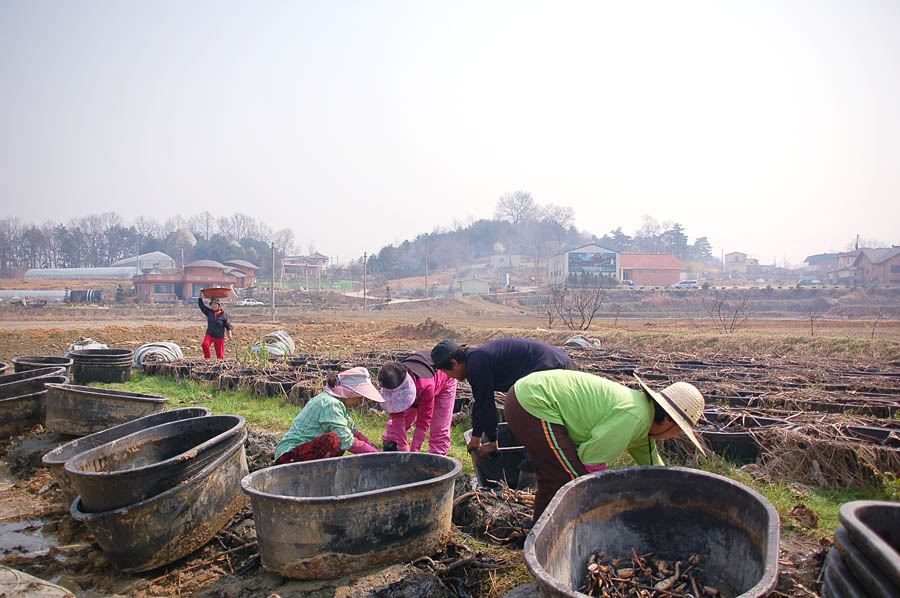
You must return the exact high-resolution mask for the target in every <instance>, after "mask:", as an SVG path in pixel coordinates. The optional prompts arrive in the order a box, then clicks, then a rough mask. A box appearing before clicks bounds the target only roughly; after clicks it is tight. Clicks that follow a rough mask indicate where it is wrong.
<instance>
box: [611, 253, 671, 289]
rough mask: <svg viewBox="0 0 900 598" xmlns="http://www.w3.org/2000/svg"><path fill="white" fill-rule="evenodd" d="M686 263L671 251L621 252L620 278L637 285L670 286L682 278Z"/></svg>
mask: <svg viewBox="0 0 900 598" xmlns="http://www.w3.org/2000/svg"><path fill="white" fill-rule="evenodd" d="M682 270H684V264H682V263H681V260H679V259H678V258H677V257H675V256H674V255H672V254H671V253H620V254H619V280H630V281H632V282H634V284H636V285H643V286H669V285H670V284H675V283H676V282H678V281H679V280H681V271H682Z"/></svg>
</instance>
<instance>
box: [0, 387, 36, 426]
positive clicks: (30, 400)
mask: <svg viewBox="0 0 900 598" xmlns="http://www.w3.org/2000/svg"><path fill="white" fill-rule="evenodd" d="M46 405H47V391H46V390H39V391H37V392H32V393H30V394H27V395H22V396H20V397H10V398H8V399H0V436H6V435H8V434H15V433H17V432H25V431H27V430H29V429H30V428H32V427H34V426H36V425H37V424H40V423H42V422H43V421H44V411H45V409H46Z"/></svg>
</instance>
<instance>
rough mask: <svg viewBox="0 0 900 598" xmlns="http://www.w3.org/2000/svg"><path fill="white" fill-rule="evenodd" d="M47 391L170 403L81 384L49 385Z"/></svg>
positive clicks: (112, 389) (142, 394) (159, 398)
mask: <svg viewBox="0 0 900 598" xmlns="http://www.w3.org/2000/svg"><path fill="white" fill-rule="evenodd" d="M44 386H45V387H46V388H47V389H51V388H52V389H54V390H59V391H63V392H65V391H68V390H73V391H74V392H77V393H79V394H86V395H96V396H98V397H106V398H110V397H116V396H119V397H123V398H127V399H137V400H140V401H145V402H148V403H166V402H168V400H169V399H168V398H166V397H161V396H159V395H148V394H144V393H142V392H128V391H125V390H117V389H115V388H99V387H96V386H83V385H81V384H53V383H47V384H45V385H44Z"/></svg>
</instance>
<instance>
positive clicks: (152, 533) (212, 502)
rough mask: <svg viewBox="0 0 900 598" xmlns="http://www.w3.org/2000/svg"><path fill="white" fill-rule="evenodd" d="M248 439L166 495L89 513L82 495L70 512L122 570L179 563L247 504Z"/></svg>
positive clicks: (239, 440)
mask: <svg viewBox="0 0 900 598" xmlns="http://www.w3.org/2000/svg"><path fill="white" fill-rule="evenodd" d="M203 419H206V418H203ZM246 439H247V431H246V430H244V431H242V433H241V435H240V436H238V437H237V439H236V442H233V443H232V444H231V446H230V447H229V448H228V450H227V451H225V452H224V453H222V454H220V455H219V456H218V458H217V459H215V460H213V461H212V462H210V463H209V464H207V466H206V467H205V468H203V469H202V470H201V471H200V472H198V473H197V475H195V476H194V477H192V478H190V479H188V480H185V481H184V483H182V484H178V485H177V486H174V487H172V488H170V489H169V490H167V491H165V492H163V493H162V494H157V495H156V496H153V497H151V498H148V499H147V500H144V501H141V502H139V503H137V504H133V505H128V506H127V507H124V508H121V509H114V510H111V511H107V512H104V513H86V512H85V511H84V510H83V509H82V508H81V497H78V498H77V499H76V500H75V501H74V502H73V503H72V506H71V507H70V508H69V513H70V514H71V515H72V517H74V518H75V519H77V520H79V521H83V522H84V523H85V524H86V525H87V527H88V529H89V530H91V533H92V534H93V535H94V539H96V540H97V543H98V544H99V545H100V548H101V549H103V552H104V554H106V556H107V557H108V558H109V560H110V562H112V564H113V565H115V567H116V568H118V569H120V570H122V571H126V572H140V571H149V570H151V569H156V568H157V567H161V566H163V565H166V564H168V563H171V562H174V561H177V560H178V559H180V558H181V557H183V556H185V555H187V554H190V553H191V552H193V551H194V550H196V549H198V548H200V547H201V546H203V545H204V544H206V543H207V542H209V541H210V540H211V539H212V538H213V536H215V535H216V534H217V533H218V532H219V530H221V529H222V528H223V527H225V525H226V524H227V523H228V520H229V519H231V518H232V517H233V516H234V514H235V513H237V512H238V511H239V510H240V509H241V508H242V507H243V506H244V505H246V504H247V498H246V497H245V496H244V494H243V493H242V492H241V486H240V481H241V478H243V477H244V476H245V475H247V457H246V454H245V453H244V441H245V440H246Z"/></svg>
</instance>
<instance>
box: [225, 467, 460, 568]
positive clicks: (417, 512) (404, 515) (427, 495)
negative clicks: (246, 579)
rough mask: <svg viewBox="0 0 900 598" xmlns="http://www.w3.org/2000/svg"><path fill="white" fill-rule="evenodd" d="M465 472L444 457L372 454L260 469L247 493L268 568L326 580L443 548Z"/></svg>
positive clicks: (243, 483) (247, 482)
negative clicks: (456, 490) (458, 480)
mask: <svg viewBox="0 0 900 598" xmlns="http://www.w3.org/2000/svg"><path fill="white" fill-rule="evenodd" d="M461 471H462V465H461V464H460V463H459V461H457V460H456V459H453V458H451V457H444V456H441V455H431V454H426V453H405V452H389V453H370V454H366V455H354V456H350V457H337V458H334V459H322V460H319V461H307V462H303V463H289V464H287V465H276V466H274V467H269V468H266V469H260V470H258V471H255V472H253V473H252V474H250V475H248V476H247V477H246V478H244V479H243V480H242V481H241V487H242V488H243V490H244V492H246V493H247V494H249V495H250V504H251V505H252V506H253V521H254V523H255V524H256V535H257V538H258V541H259V555H260V559H261V562H262V565H263V567H265V568H266V569H269V570H270V571H274V572H276V573H278V574H279V575H283V576H285V577H294V578H299V579H327V578H333V577H340V576H341V575H346V574H348V573H352V572H355V571H360V570H363V569H367V568H369V567H374V566H378V565H384V564H389V563H401V562H408V561H411V560H415V559H416V558H418V557H420V556H423V555H427V554H433V553H434V552H436V551H437V550H440V548H441V547H442V546H443V544H444V543H445V542H446V541H447V539H448V537H449V535H450V518H451V513H452V510H453V486H454V480H455V479H456V477H457V476H458V475H459V474H460V472H461Z"/></svg>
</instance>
